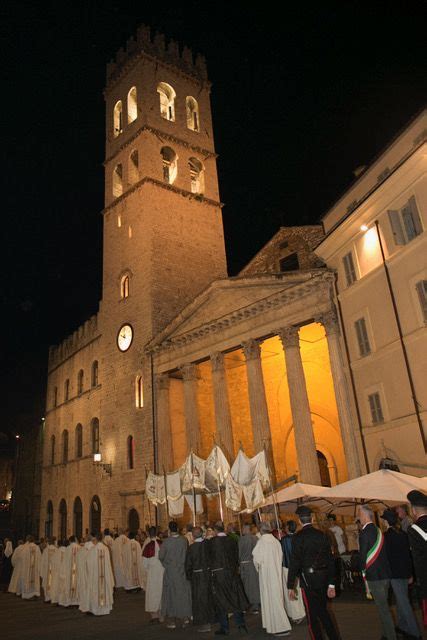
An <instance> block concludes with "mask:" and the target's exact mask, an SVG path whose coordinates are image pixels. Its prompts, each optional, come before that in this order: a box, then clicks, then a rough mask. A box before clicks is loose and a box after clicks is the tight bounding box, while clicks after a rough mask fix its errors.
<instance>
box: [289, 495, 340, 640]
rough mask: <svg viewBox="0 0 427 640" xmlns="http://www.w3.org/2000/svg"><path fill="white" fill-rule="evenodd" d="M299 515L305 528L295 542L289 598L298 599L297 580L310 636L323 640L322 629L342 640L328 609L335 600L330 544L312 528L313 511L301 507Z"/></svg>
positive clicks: (290, 571) (290, 573)
mask: <svg viewBox="0 0 427 640" xmlns="http://www.w3.org/2000/svg"><path fill="white" fill-rule="evenodd" d="M296 514H297V516H298V517H299V519H300V522H301V524H302V529H301V530H300V531H298V533H296V534H295V535H294V537H293V539H292V555H291V558H290V563H289V572H288V582H287V587H288V593H289V598H290V599H291V600H294V599H295V597H296V590H295V587H296V580H297V579H299V581H300V585H301V591H302V595H303V600H304V605H305V609H306V613H307V622H308V625H309V629H310V634H311V635H310V637H311V638H313V639H314V640H321V639H322V638H323V635H322V626H323V629H324V631H325V632H326V635H327V636H328V638H329V640H339V635H338V631H337V629H336V628H335V624H334V622H333V620H332V618H331V616H330V614H329V611H328V609H327V598H328V597H329V598H335V568H334V559H333V557H332V552H331V547H330V544H329V541H328V539H327V537H326V536H325V534H323V533H322V532H321V531H319V530H318V529H315V528H314V527H313V525H312V513H311V509H309V508H308V507H305V506H301V507H298V509H297V510H296Z"/></svg>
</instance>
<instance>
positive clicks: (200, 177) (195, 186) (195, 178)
mask: <svg viewBox="0 0 427 640" xmlns="http://www.w3.org/2000/svg"><path fill="white" fill-rule="evenodd" d="M188 167H189V169H190V184H191V193H203V191H204V190H205V170H204V168H203V165H202V163H201V162H200V160H198V159H197V158H190V159H189V160H188Z"/></svg>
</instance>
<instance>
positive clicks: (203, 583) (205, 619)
mask: <svg viewBox="0 0 427 640" xmlns="http://www.w3.org/2000/svg"><path fill="white" fill-rule="evenodd" d="M191 533H192V536H193V544H192V545H190V546H189V547H188V550H187V556H186V559H185V573H186V576H187V580H189V581H190V582H191V601H192V608H193V624H194V625H196V626H198V627H199V628H198V629H197V631H199V632H202V633H203V632H206V631H210V630H211V622H213V619H214V615H213V606H212V596H211V590H210V579H209V570H208V560H207V553H206V550H207V545H208V541H206V540H204V539H203V532H202V530H201V528H200V527H193V528H192V531H191Z"/></svg>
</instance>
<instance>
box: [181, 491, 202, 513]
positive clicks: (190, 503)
mask: <svg viewBox="0 0 427 640" xmlns="http://www.w3.org/2000/svg"><path fill="white" fill-rule="evenodd" d="M185 499H186V500H187V503H188V506H189V507H190V509H191V511H192V512H193V513H194V498H193V496H192V495H186V496H185ZM196 513H197V514H200V513H203V500H202V496H201V495H200V494H197V495H196Z"/></svg>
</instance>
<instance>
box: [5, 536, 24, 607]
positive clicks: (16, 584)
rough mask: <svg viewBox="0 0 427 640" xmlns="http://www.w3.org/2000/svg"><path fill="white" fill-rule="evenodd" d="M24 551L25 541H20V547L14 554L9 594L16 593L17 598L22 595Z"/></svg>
mask: <svg viewBox="0 0 427 640" xmlns="http://www.w3.org/2000/svg"><path fill="white" fill-rule="evenodd" d="M23 550H24V541H23V540H18V546H17V547H16V549H15V551H14V552H13V554H12V560H11V562H12V567H13V571H12V577H11V578H10V583H9V588H8V591H9V593H14V594H16V595H17V596H20V595H21V574H22V571H21V569H22V552H23Z"/></svg>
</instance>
